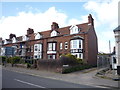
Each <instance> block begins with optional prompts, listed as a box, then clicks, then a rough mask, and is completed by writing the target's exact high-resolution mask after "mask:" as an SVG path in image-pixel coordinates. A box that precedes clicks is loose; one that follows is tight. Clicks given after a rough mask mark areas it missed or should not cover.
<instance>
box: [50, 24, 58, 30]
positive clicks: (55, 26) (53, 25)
mask: <svg viewBox="0 0 120 90" xmlns="http://www.w3.org/2000/svg"><path fill="white" fill-rule="evenodd" d="M58 28H59V26H58V24H57V23H56V22H53V23H52V25H51V30H57V29H58Z"/></svg>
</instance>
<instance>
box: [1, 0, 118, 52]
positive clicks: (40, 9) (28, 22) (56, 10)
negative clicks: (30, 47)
mask: <svg viewBox="0 0 120 90" xmlns="http://www.w3.org/2000/svg"><path fill="white" fill-rule="evenodd" d="M28 1H29V0H28ZM28 1H27V2H20V1H19V2H14V1H9V0H7V1H6V2H5V1H4V0H3V1H2V2H0V7H1V9H0V12H1V13H2V14H0V37H2V38H3V39H8V38H9V34H10V33H13V34H16V36H22V35H25V34H26V33H27V32H26V30H27V29H28V28H33V29H34V32H35V33H37V32H41V31H46V30H50V29H51V24H52V22H57V23H58V24H59V27H60V28H61V27H65V26H69V25H73V24H81V23H86V22H88V15H89V14H92V16H93V18H94V25H95V31H96V34H97V37H98V51H99V52H104V53H109V40H110V43H111V51H112V50H113V47H114V46H115V38H114V32H113V30H114V29H115V28H116V27H117V26H118V1H119V0H83V1H74V2H73V1H72V2H71V1H70V0H69V1H67V2H64V1H65V0H62V2H53V1H52V2H48V1H46V2H41V1H34V2H33V1H32V2H28ZM54 1H55V0H54ZM59 1H60V0H59Z"/></svg>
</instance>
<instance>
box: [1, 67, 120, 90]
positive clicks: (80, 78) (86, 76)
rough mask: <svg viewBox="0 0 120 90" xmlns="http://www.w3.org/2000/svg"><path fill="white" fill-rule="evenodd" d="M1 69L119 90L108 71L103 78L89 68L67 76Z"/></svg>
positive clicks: (14, 68) (41, 71) (17, 69)
mask: <svg viewBox="0 0 120 90" xmlns="http://www.w3.org/2000/svg"><path fill="white" fill-rule="evenodd" d="M2 69H6V70H10V71H14V72H19V73H25V74H29V75H33V76H38V77H44V78H50V79H56V80H62V81H67V82H71V83H76V84H82V85H88V86H93V87H96V88H110V89H112V90H113V89H115V90H116V89H120V85H119V84H120V81H115V80H113V78H116V75H115V74H114V73H113V71H109V73H107V74H105V75H104V77H103V78H101V77H99V76H97V75H96V73H97V72H99V71H100V70H101V69H97V68H91V69H87V70H82V71H77V72H73V73H68V74H61V73H56V72H50V71H46V70H37V69H29V68H21V67H11V66H10V65H7V66H6V67H4V66H3V67H2Z"/></svg>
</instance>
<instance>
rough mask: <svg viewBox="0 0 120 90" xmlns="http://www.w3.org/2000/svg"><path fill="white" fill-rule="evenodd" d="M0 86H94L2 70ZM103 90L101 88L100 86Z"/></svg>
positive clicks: (45, 87)
mask: <svg viewBox="0 0 120 90" xmlns="http://www.w3.org/2000/svg"><path fill="white" fill-rule="evenodd" d="M2 88H44V89H47V88H94V87H91V86H87V85H80V84H74V83H69V82H65V81H60V80H53V79H48V78H43V77H37V76H32V75H28V74H22V73H18V72H13V71H8V70H4V69H3V70H2ZM102 90H103V88H102Z"/></svg>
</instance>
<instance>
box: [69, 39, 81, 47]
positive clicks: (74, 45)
mask: <svg viewBox="0 0 120 90" xmlns="http://www.w3.org/2000/svg"><path fill="white" fill-rule="evenodd" d="M75 42H76V43H75ZM82 44H83V41H82V40H81V39H75V40H71V45H70V46H71V49H83V45H82Z"/></svg>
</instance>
